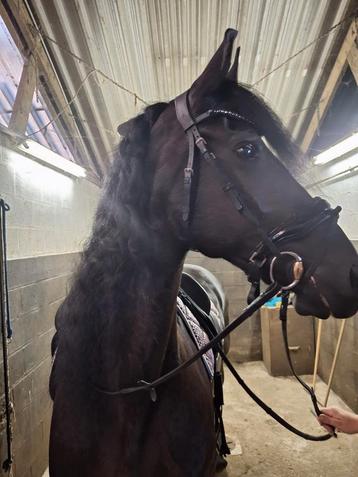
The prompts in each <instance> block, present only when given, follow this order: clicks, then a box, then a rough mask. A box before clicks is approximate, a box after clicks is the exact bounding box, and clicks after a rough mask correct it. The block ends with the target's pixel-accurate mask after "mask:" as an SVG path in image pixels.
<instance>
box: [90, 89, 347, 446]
mask: <svg viewBox="0 0 358 477" xmlns="http://www.w3.org/2000/svg"><path fill="white" fill-rule="evenodd" d="M175 109H176V114H177V119H178V121H179V123H180V124H181V126H182V128H183V129H184V131H185V133H186V136H187V138H188V143H189V153H188V161H187V164H186V167H185V169H184V200H183V210H182V221H183V227H184V228H185V230H187V231H188V230H189V228H190V221H191V218H192V216H193V214H194V212H195V210H194V206H193V200H192V198H193V192H194V191H193V180H192V179H193V174H194V170H195V161H196V160H197V159H196V154H195V153H196V150H198V151H199V152H200V157H201V158H202V159H204V160H205V161H207V162H209V163H210V164H211V165H212V166H214V168H215V171H216V172H217V177H218V180H219V181H220V182H221V185H222V189H223V191H224V192H225V193H227V194H228V195H229V197H230V199H231V202H232V204H233V206H234V208H235V209H236V210H237V211H238V212H239V213H240V214H241V215H242V216H243V217H245V218H246V219H247V220H248V221H249V222H250V224H251V225H253V226H254V227H255V229H256V231H257V233H258V235H259V236H260V239H261V240H260V242H259V243H258V244H257V245H256V246H255V247H254V249H253V251H252V253H251V255H250V258H249V261H248V263H247V270H248V272H247V275H248V279H249V280H250V281H251V283H252V289H251V291H250V294H249V297H248V306H247V307H246V308H245V309H244V311H243V312H242V313H241V315H240V316H239V317H237V318H236V319H235V320H233V321H232V322H231V323H230V324H229V325H227V326H226V327H225V328H224V330H223V331H221V332H220V333H218V334H216V335H213V334H212V333H211V331H210V329H209V328H207V327H206V325H205V323H206V320H207V319H208V316H207V315H206V313H205V312H204V311H203V310H201V309H200V308H199V307H198V306H197V305H196V304H195V303H194V302H192V303H191V305H192V306H194V307H196V308H197V309H198V312H199V314H200V315H201V317H202V320H201V321H200V323H201V324H202V325H203V326H204V329H205V330H206V331H207V333H208V336H209V337H210V338H211V339H210V341H209V343H207V344H206V345H205V346H203V347H202V348H200V349H199V350H198V351H197V352H196V353H194V354H193V355H192V356H191V357H190V358H189V359H188V360H186V361H185V362H183V363H181V364H180V365H179V366H177V367H176V368H174V369H172V370H171V371H169V372H167V373H166V374H164V375H162V376H160V377H159V378H157V379H156V380H154V381H152V382H146V381H144V380H141V381H139V382H138V383H137V384H136V385H134V386H132V387H127V388H122V389H119V390H114V391H109V390H106V389H103V388H100V387H98V386H96V385H95V388H96V389H97V391H99V392H101V393H103V394H107V395H109V396H119V395H127V394H132V393H134V392H138V391H147V392H149V395H150V398H151V400H152V401H153V402H155V401H156V400H157V391H156V388H157V387H158V386H160V385H161V384H163V383H165V382H167V381H168V380H170V379H172V378H173V377H174V376H175V375H177V374H178V373H179V372H181V371H182V370H183V369H185V368H187V367H189V366H190V365H191V364H193V363H194V362H195V361H197V360H198V359H199V358H200V357H201V356H202V355H203V354H205V353H206V352H207V351H208V350H210V349H215V350H217V352H218V353H219V354H220V355H221V357H222V359H223V361H224V363H225V364H226V365H227V367H228V368H229V370H230V371H231V372H232V374H233V375H234V377H235V378H236V380H237V381H238V382H239V384H240V385H241V386H242V387H243V388H244V390H245V391H246V392H247V393H248V394H249V395H250V396H251V397H252V398H253V399H254V400H255V402H256V403H257V404H259V406H260V407H262V409H264V410H265V411H266V412H267V413H268V414H270V415H271V416H272V417H273V418H274V419H275V420H276V421H278V422H279V423H280V424H282V425H283V426H284V427H286V428H287V429H289V430H290V431H291V432H294V433H295V434H296V435H299V436H301V437H303V438H304V439H307V440H311V441H324V440H327V439H329V438H330V437H332V435H335V433H334V432H333V434H324V435H321V436H312V435H310V434H306V433H304V432H302V431H300V430H298V429H296V428H295V427H293V426H292V425H291V424H289V423H288V422H286V421H285V420H284V419H283V418H282V417H281V416H279V415H278V414H277V413H275V412H274V411H273V410H272V409H271V408H269V407H268V406H267V405H266V404H265V403H264V402H263V401H261V399H260V398H258V396H256V395H255V394H254V393H253V391H252V390H251V389H250V388H249V387H248V386H247V384H246V383H245V382H244V381H243V379H242V378H241V377H240V376H239V374H238V373H237V371H236V370H235V368H234V367H233V365H232V364H231V363H230V361H229V360H228V358H227V356H226V355H225V354H224V353H223V351H222V349H221V341H222V340H223V339H224V338H225V337H226V336H227V335H228V334H230V333H231V332H232V331H233V330H234V329H235V328H237V327H238V326H239V325H240V324H242V323H243V322H244V321H245V320H247V319H248V318H249V317H250V316H252V314H253V313H254V312H255V311H257V310H258V309H259V308H260V307H261V306H262V305H264V304H265V303H266V302H267V301H268V300H269V299H270V298H272V297H273V296H275V295H277V294H278V293H279V292H281V293H282V306H281V309H280V318H281V321H282V331H283V336H284V342H285V348H286V353H287V357H288V361H289V364H290V367H291V369H292V372H293V374H294V376H295V377H296V378H297V379H298V380H299V382H300V383H301V384H302V386H303V387H304V388H305V389H306V390H307V391H308V392H309V394H310V395H311V399H312V402H313V406H314V408H315V411H316V413H317V414H320V410H319V408H318V405H317V399H316V396H315V394H314V392H313V390H312V388H310V387H309V386H308V385H307V384H306V383H304V382H303V381H302V380H301V379H300V378H299V376H297V375H296V373H295V371H294V369H293V366H292V362H291V359H290V354H289V347H288V340H287V327H286V322H287V306H288V293H289V291H291V290H293V289H294V288H295V287H296V286H297V285H298V284H299V283H300V282H302V281H303V280H304V279H307V278H309V277H311V276H312V274H313V272H314V271H315V269H316V267H317V266H318V265H319V263H320V261H321V260H322V258H323V255H324V254H325V250H323V252H321V254H319V257H317V258H316V259H315V260H314V262H312V263H310V265H309V266H308V267H307V268H306V269H305V265H304V262H303V259H302V258H301V257H300V256H299V255H298V254H297V253H296V252H293V251H291V250H281V249H280V248H279V247H281V246H282V245H286V243H288V242H290V241H293V240H297V239H302V238H304V237H306V236H308V235H310V234H311V233H312V232H313V231H314V230H316V229H317V228H319V227H321V226H322V225H323V224H327V225H329V226H331V225H335V224H336V223H337V220H338V216H339V212H340V211H341V208H340V207H336V208H335V209H332V208H331V207H330V206H329V204H328V203H327V202H326V201H324V200H323V199H320V198H315V199H313V201H314V211H315V212H314V214H312V215H310V216H309V217H308V218H304V219H300V220H297V221H296V222H293V221H290V222H288V223H284V224H281V225H279V226H278V227H276V228H275V229H273V230H272V231H270V232H267V231H265V230H264V228H263V227H262V225H261V224H260V221H259V220H258V218H257V216H256V214H255V213H254V212H253V211H252V210H251V208H250V207H249V205H248V204H247V201H246V200H245V199H244V197H243V194H241V193H240V188H239V187H238V185H237V184H234V183H233V181H232V179H231V177H230V175H229V174H228V173H227V171H226V170H225V168H224V167H223V165H222V163H221V162H220V160H219V159H218V158H217V157H216V155H215V154H214V153H213V152H212V151H210V150H209V148H208V145H207V142H206V140H205V139H204V138H203V137H202V135H201V134H200V132H199V129H198V125H199V124H200V123H202V122H203V121H205V120H206V119H208V118H211V117H216V116H222V117H226V118H230V119H234V120H240V121H245V122H246V123H248V124H250V125H251V126H252V127H254V128H256V126H255V124H254V123H253V122H252V121H250V120H248V119H247V118H245V117H244V116H241V115H240V114H238V113H235V112H232V111H227V110H223V109H209V110H207V111H206V112H204V113H203V114H200V115H199V116H197V117H195V118H194V117H193V116H192V114H191V112H190V106H189V94H188V92H186V93H183V94H182V95H180V96H178V97H177V98H176V100H175ZM256 129H257V128H256ZM265 266H266V268H267V266H268V269H269V278H270V280H269V281H270V282H271V283H270V285H269V286H268V288H267V289H266V290H265V291H264V292H262V293H261V294H260V291H259V282H260V279H261V273H262V270H263V268H264V267H265ZM250 295H251V296H250ZM186 299H188V300H190V297H187V298H186ZM333 431H334V430H333Z"/></svg>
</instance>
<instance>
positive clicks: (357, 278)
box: [350, 265, 358, 288]
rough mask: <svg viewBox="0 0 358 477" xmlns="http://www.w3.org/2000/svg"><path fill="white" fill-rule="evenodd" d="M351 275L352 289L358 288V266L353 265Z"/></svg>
mask: <svg viewBox="0 0 358 477" xmlns="http://www.w3.org/2000/svg"><path fill="white" fill-rule="evenodd" d="M350 275H351V276H350V278H351V284H352V287H353V288H358V265H352V268H351V274H350Z"/></svg>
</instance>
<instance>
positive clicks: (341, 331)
mask: <svg viewBox="0 0 358 477" xmlns="http://www.w3.org/2000/svg"><path fill="white" fill-rule="evenodd" d="M346 323H347V320H342V324H341V329H340V330H339V336H338V341H337V346H336V352H335V353H334V358H333V362H332V367H331V372H330V375H329V380H328V385H327V386H328V388H327V393H326V397H325V400H324V404H323V406H324V407H325V406H327V402H328V397H329V394H330V392H331V387H332V381H333V376H334V372H335V370H336V364H337V359H338V355H339V351H340V349H341V344H342V338H343V333H344V328H345V326H346Z"/></svg>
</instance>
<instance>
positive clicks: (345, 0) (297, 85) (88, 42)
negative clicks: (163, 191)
mask: <svg viewBox="0 0 358 477" xmlns="http://www.w3.org/2000/svg"><path fill="white" fill-rule="evenodd" d="M348 4H349V0H341V1H338V2H337V1H336V0H312V1H307V0H86V1H85V0H79V1H76V2H70V1H68V0H56V1H55V0H37V1H36V2H34V3H33V5H32V7H31V8H32V9H34V10H35V12H36V15H37V16H38V19H39V23H40V25H41V28H42V31H43V33H44V34H45V38H46V39H47V41H48V44H49V47H50V48H51V50H52V52H53V54H54V57H55V59H56V62H57V64H58V66H59V68H60V71H61V72H62V74H63V76H64V78H65V81H66V83H67V88H68V89H69V91H70V92H71V94H72V95H75V94H76V91H77V90H78V88H80V91H79V93H78V96H77V97H76V100H75V102H76V106H77V109H78V111H79V116H80V118H82V120H83V124H84V127H85V130H86V134H88V138H89V140H90V141H91V143H92V146H93V148H94V150H95V152H96V153H97V154H98V155H101V154H102V155H103V151H104V150H105V151H107V152H110V151H111V150H113V148H114V146H115V144H116V142H117V141H118V137H117V133H116V129H117V126H118V124H120V123H121V122H123V121H124V120H126V119H127V118H129V117H131V116H133V115H135V114H136V113H137V112H138V111H139V110H140V109H141V108H142V107H143V104H142V103H141V101H140V100H138V99H137V98H135V97H134V96H133V95H131V94H129V93H128V92H126V91H124V90H123V89H121V88H119V87H118V86H117V85H115V84H114V82H116V83H118V84H120V85H122V86H123V87H124V88H126V89H128V90H130V91H132V92H134V93H135V94H136V95H137V96H138V97H140V98H143V99H144V100H145V101H146V102H148V103H152V102H156V101H165V100H168V99H171V98H174V97H175V96H176V95H177V94H178V93H180V92H182V91H184V90H185V89H187V88H188V87H189V86H190V85H191V83H192V82H193V80H194V79H195V78H196V77H197V76H198V75H199V74H200V72H201V71H202V70H203V68H204V66H205V65H206V63H207V62H208V60H209V58H210V57H211V55H212V54H213V52H214V51H215V50H216V48H217V47H218V45H219V44H220V42H221V40H222V37H223V33H224V31H225V30H226V28H228V27H233V28H237V29H238V30H239V38H238V45H241V58H240V67H239V81H241V82H244V83H247V84H249V85H255V87H256V88H257V90H258V91H259V92H260V93H261V94H262V95H263V96H264V97H265V98H266V100H267V101H268V103H269V104H270V105H271V107H272V108H273V109H274V111H275V112H277V114H278V115H279V116H280V118H281V119H282V120H283V122H284V123H285V124H286V125H287V126H288V127H289V129H290V130H291V132H292V133H293V134H294V135H297V133H298V131H299V129H300V127H301V126H302V124H303V121H304V119H305V117H306V114H307V108H308V109H309V108H310V107H312V100H313V97H314V93H315V91H316V88H317V85H318V82H319V80H320V78H321V76H322V71H323V69H324V67H325V65H326V63H327V60H328V58H329V55H330V52H331V50H332V47H333V45H334V42H335V40H336V35H337V34H338V32H339V28H336V29H334V30H332V31H331V32H330V33H329V34H328V35H326V36H324V38H322V39H321V40H320V41H318V42H314V40H315V39H317V38H319V37H320V36H321V35H322V34H323V33H325V32H326V31H328V30H329V29H330V28H331V27H332V26H333V25H335V24H336V23H338V22H340V21H341V20H342V19H343V18H344V16H345V15H346V10H347V7H348ZM342 27H347V25H345V24H343V25H342ZM310 42H313V45H312V46H310V47H309V48H307V49H305V50H304V51H303V52H302V53H301V54H299V55H297V56H296V57H295V58H293V59H292V60H291V61H289V62H288V63H287V64H285V65H284V66H283V67H281V68H280V69H278V70H277V71H275V72H274V73H272V74H271V75H269V76H267V77H265V75H266V74H268V73H269V72H270V71H272V70H274V69H275V68H276V67H277V66H278V65H280V64H281V63H284V62H285V61H286V60H287V59H288V58H290V57H291V56H293V55H295V54H296V53H297V52H298V51H300V50H301V49H303V48H304V47H305V46H306V45H308V44H309V43H310ZM76 57H77V58H76ZM93 68H96V69H98V70H100V71H101V72H102V73H103V74H104V75H106V76H107V77H108V78H110V79H111V80H113V81H109V80H108V79H106V78H105V77H104V75H102V74H98V73H97V72H95V73H93V74H91V75H90V77H89V78H88V79H87V80H86V81H85V83H84V84H83V85H82V83H81V82H82V81H83V79H84V78H85V77H86V75H88V73H89V72H90V71H91V69H93ZM263 77H265V78H264V79H263V80H261V78H263Z"/></svg>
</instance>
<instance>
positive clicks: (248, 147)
mask: <svg viewBox="0 0 358 477" xmlns="http://www.w3.org/2000/svg"><path fill="white" fill-rule="evenodd" d="M236 152H237V153H238V154H239V156H240V157H242V158H243V159H254V158H255V157H257V152H258V151H257V147H256V146H255V145H254V144H252V143H250V142H245V143H244V144H241V145H240V146H239V147H238V148H237V149H236Z"/></svg>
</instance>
